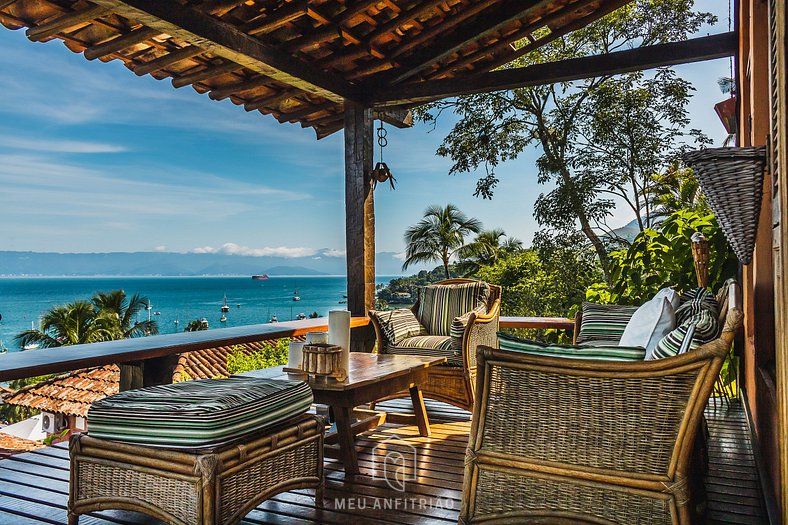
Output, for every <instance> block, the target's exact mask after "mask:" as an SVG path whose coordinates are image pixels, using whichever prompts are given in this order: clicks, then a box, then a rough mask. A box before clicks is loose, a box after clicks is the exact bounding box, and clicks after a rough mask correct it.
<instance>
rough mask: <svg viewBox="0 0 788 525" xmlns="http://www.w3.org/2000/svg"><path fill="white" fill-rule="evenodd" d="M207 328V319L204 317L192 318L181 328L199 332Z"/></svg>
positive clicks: (185, 330) (186, 330)
mask: <svg viewBox="0 0 788 525" xmlns="http://www.w3.org/2000/svg"><path fill="white" fill-rule="evenodd" d="M207 329H208V321H206V320H205V319H192V320H191V321H189V324H187V325H186V328H184V329H183V331H184V332H201V331H202V330H207Z"/></svg>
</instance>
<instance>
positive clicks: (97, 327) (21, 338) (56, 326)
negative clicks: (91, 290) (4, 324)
mask: <svg viewBox="0 0 788 525" xmlns="http://www.w3.org/2000/svg"><path fill="white" fill-rule="evenodd" d="M118 334H119V330H118V321H117V317H116V316H115V315H114V314H113V313H112V312H109V311H99V310H97V309H96V308H95V306H94V305H93V304H92V303H90V302H88V301H75V302H73V303H69V304H66V305H61V306H55V307H53V308H51V309H50V310H49V311H47V312H46V313H45V314H44V315H43V316H42V318H41V326H40V328H38V329H35V328H33V329H30V330H25V331H23V332H21V333H20V334H19V335H17V336H16V342H17V343H18V344H19V347H20V348H24V347H26V346H32V345H38V346H39V347H43V348H51V347H56V346H69V345H79V344H86V343H96V342H99V341H111V340H113V339H118V337H117V336H118Z"/></svg>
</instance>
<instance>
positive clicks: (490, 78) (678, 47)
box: [372, 32, 738, 107]
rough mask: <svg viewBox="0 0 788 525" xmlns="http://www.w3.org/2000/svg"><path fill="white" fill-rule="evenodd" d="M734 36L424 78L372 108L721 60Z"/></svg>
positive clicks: (384, 95) (382, 95) (733, 46)
mask: <svg viewBox="0 0 788 525" xmlns="http://www.w3.org/2000/svg"><path fill="white" fill-rule="evenodd" d="M737 46H738V35H737V34H736V33H735V32H730V33H722V34H719V35H713V36H706V37H701V38H693V39H690V40H685V41H683V42H672V43H669V44H657V45H653V46H646V47H639V48H635V49H629V50H626V51H616V52H613V53H607V54H604V55H594V56H588V57H583V58H574V59H571V60H561V61H557V62H549V63H546V64H536V65H532V66H527V67H522V68H515V69H504V70H500V71H492V72H490V73H482V74H479V75H476V76H474V77H471V78H467V79H463V80H462V82H458V81H457V79H453V78H447V79H440V80H427V81H424V82H418V83H413V84H408V85H400V86H393V87H391V88H389V89H387V90H382V91H380V92H378V93H377V95H376V98H375V99H374V100H373V101H372V104H373V105H374V106H375V107H384V106H391V105H403V104H414V103H423V102H426V101H431V100H438V99H442V98H448V97H454V96H459V95H470V94H474V93H489V92H493V91H503V90H507V89H516V88H521V87H528V86H540V85H545V84H555V83H559V82H570V81H572V80H581V79H584V78H592V77H601V76H608V75H618V74H621V73H629V72H632V71H641V70H644V69H653V68H656V67H662V66H672V65H677V64H687V63H691V62H700V61H703V60H713V59H715V58H724V57H728V56H732V55H734V54H735V53H736V50H737Z"/></svg>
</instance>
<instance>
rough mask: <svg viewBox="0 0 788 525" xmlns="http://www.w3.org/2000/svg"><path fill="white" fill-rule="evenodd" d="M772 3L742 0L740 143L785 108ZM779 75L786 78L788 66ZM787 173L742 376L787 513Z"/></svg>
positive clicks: (748, 287)
mask: <svg viewBox="0 0 788 525" xmlns="http://www.w3.org/2000/svg"><path fill="white" fill-rule="evenodd" d="M770 9H771V10H772V11H773V12H776V10H781V11H784V9H785V4H784V2H782V1H781V0H742V1H741V2H740V4H739V31H740V47H739V58H738V77H739V93H738V96H739V145H741V146H770V145H771V143H772V141H771V140H770V138H774V134H773V130H774V129H775V128H774V127H773V122H774V119H775V118H777V117H779V115H780V113H781V112H783V113H784V109H779V108H776V107H775V108H776V109H775V108H773V105H772V98H773V97H772V95H773V93H774V91H775V88H774V86H773V84H772V82H771V80H772V78H773V73H774V71H773V65H774V62H773V58H774V54H775V47H774V46H773V45H772V44H774V40H772V37H773V36H774V35H772V33H773V32H774V31H773V30H774V29H775V28H776V26H771V27H772V30H769V28H770V23H769V21H770ZM783 16H784V13H783ZM783 20H784V19H783ZM782 31H783V32H784V25H783V30H782ZM781 74H782V76H783V77H784V74H785V73H784V69H783V71H782V72H781ZM783 117H784V115H783ZM783 147H784V145H783ZM784 171H785V170H779V169H777V168H776V165H775V164H774V163H771V164H770V169H769V170H767V174H766V177H765V180H764V194H763V195H764V197H763V204H762V209H761V217H760V222H759V226H758V235H757V241H756V248H755V254H754V256H753V262H752V264H751V265H748V266H747V267H745V268H744V271H743V276H742V280H743V284H744V286H743V288H744V306H745V316H746V317H745V327H744V328H745V348H744V352H743V375H742V382H743V387H744V391H745V397H746V401H747V403H748V406H749V409H750V414H751V417H752V420H753V423H754V428H755V432H756V439H757V442H758V448H759V450H760V453H761V456H762V458H763V465H764V468H765V471H764V479H765V480H766V482H767V484H768V485H769V486H770V487H771V488H770V489H768V492H769V493H770V495H771V496H773V501H774V502H775V503H776V506H777V507H778V508H777V511H778V513H782V512H783V511H782V510H780V509H779V507H780V506H782V507H783V508H784V509H785V510H786V511H788V505H781V501H782V498H784V497H785V492H786V491H785V490H784V487H785V484H784V483H783V482H782V481H781V480H783V479H784V475H785V473H784V470H783V469H782V468H781V464H782V460H783V458H784V453H783V452H784V451H783V450H781V448H782V447H783V446H784V444H783V441H784V440H781V439H780V436H781V435H783V433H782V432H781V427H780V425H781V415H780V412H781V408H783V404H781V403H778V399H780V398H781V396H782V386H783V384H784V381H783V378H781V375H782V369H783V368H784V367H782V366H778V365H781V362H782V356H784V355H788V353H786V352H787V351H788V350H786V349H788V346H786V340H785V337H784V330H783V324H784V323H783V319H784V318H785V313H786V312H788V305H786V302H785V301H786V298H788V294H785V293H784V292H783V286H785V284H786V283H785V282H784V280H783V275H784V270H785V268H784V264H785V263H784V257H783V253H782V251H783V244H784V243H783V237H784V236H785V231H784V227H783V224H788V222H786V217H785V214H786V212H788V206H785V205H783V204H782V203H783V201H784V200H785V197H786V195H785V193H786V191H785V184H784V182H783V179H784V178H785V173H781V172H784ZM781 487H783V489H782V490H781Z"/></svg>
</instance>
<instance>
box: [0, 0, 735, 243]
mask: <svg viewBox="0 0 788 525" xmlns="http://www.w3.org/2000/svg"><path fill="white" fill-rule="evenodd" d="M697 5H698V8H700V9H706V10H710V11H712V12H714V13H715V14H717V15H718V16H719V18H720V22H719V24H718V27H714V28H704V30H703V31H702V32H701V34H707V33H717V32H721V31H724V30H727V6H726V5H724V2H721V1H719V0H703V1H699V2H697ZM676 69H677V70H678V71H679V73H680V74H681V75H682V76H683V77H684V78H686V79H688V80H690V81H691V82H692V83H693V85H694V86H695V88H696V89H697V93H696V94H695V97H694V98H693V100H692V102H691V104H690V113H691V116H692V119H693V122H692V126H693V127H697V128H700V129H702V130H704V131H705V132H706V133H707V134H709V135H710V136H711V137H712V138H713V139H714V140H715V143H716V144H718V145H719V144H721V143H722V140H723V139H724V135H725V133H724V130H723V128H722V125H721V124H720V122H719V120H718V119H717V117H716V115H715V114H714V111H713V109H712V106H713V104H714V103H716V102H719V101H720V100H722V99H723V98H724V96H723V95H722V94H721V93H720V92H719V89H718V87H717V84H716V80H717V78H719V77H721V76H725V75H728V70H729V65H728V60H727V59H724V60H715V61H710V62H704V63H699V64H691V65H685V66H679V67H677V68H676ZM0 91H1V92H2V93H4V94H5V96H4V97H1V98H0V185H1V186H2V191H0V224H2V225H3V226H2V231H3V235H2V237H0V250H33V251H60V252H105V251H150V250H166V251H179V252H187V251H216V250H218V249H220V248H221V247H222V246H225V248H224V249H223V250H224V251H226V252H233V253H239V254H266V255H272V254H278V255H293V256H296V255H311V254H312V253H314V251H316V250H318V249H330V250H337V251H342V250H344V204H343V199H344V190H343V153H342V133H341V132H340V133H336V134H334V135H333V136H331V137H329V138H327V139H323V140H321V141H317V140H315V138H314V132H313V131H312V130H311V129H302V128H301V127H300V126H298V125H291V124H279V123H278V122H276V121H275V120H274V119H273V118H272V117H270V116H268V117H265V116H262V115H261V114H260V113H257V112H254V113H246V112H245V111H244V110H243V109H242V108H240V107H237V106H235V105H233V104H232V103H231V102H230V101H229V100H225V101H222V102H215V101H212V100H210V99H209V98H208V97H207V96H206V95H199V94H197V93H196V92H195V91H194V90H193V89H192V88H190V87H186V88H181V89H178V90H176V89H174V88H173V87H172V86H171V84H170V83H169V81H168V80H164V81H157V80H154V79H152V78H151V77H137V76H135V75H134V74H133V73H131V72H130V71H129V70H127V69H126V68H125V67H124V66H123V65H122V64H121V63H120V62H119V61H113V62H109V63H102V62H100V61H95V62H88V61H86V60H85V59H84V58H83V57H82V56H81V55H78V54H75V53H72V52H71V51H69V50H67V49H66V48H65V46H63V45H62V43H60V42H59V41H52V42H49V43H46V44H40V43H32V42H29V41H28V40H27V39H26V38H25V36H24V32H23V31H8V30H5V29H0ZM450 124H451V122H450V120H449V119H444V120H443V121H442V122H441V123H440V125H439V127H438V128H437V129H436V130H435V131H432V132H429V131H430V130H429V128H428V127H427V126H424V125H417V126H416V127H415V128H412V129H408V130H397V129H392V128H391V127H390V126H389V128H388V129H389V147H388V148H387V149H386V152H385V159H386V162H387V163H388V164H389V166H390V167H391V168H392V171H393V172H394V175H395V176H396V178H397V180H398V185H397V189H396V191H393V192H390V191H389V190H388V189H387V188H385V187H381V188H380V189H379V190H378V191H377V192H376V203H375V205H376V215H377V217H376V218H377V250H378V251H394V252H400V251H402V250H403V243H402V233H403V231H404V230H405V228H406V227H407V226H408V225H410V224H412V223H414V222H416V221H417V220H418V219H419V218H420V217H421V214H422V212H423V210H424V208H425V207H427V206H428V205H430V204H446V203H448V202H452V203H454V204H457V205H458V206H459V207H460V208H461V209H462V210H463V211H465V212H466V213H467V214H469V215H472V216H475V217H478V218H479V219H481V220H482V221H483V223H484V225H485V226H486V227H489V228H494V227H503V228H504V229H505V230H506V231H507V233H509V234H511V235H515V236H517V237H519V238H521V239H524V240H526V241H528V240H530V239H531V237H532V235H533V233H534V231H535V230H536V228H537V227H536V223H535V221H534V220H533V217H532V209H533V202H534V200H535V199H536V197H537V195H538V194H539V193H540V192H541V191H543V190H544V188H543V187H542V186H539V185H538V184H537V183H536V168H535V166H534V160H535V159H536V158H537V156H538V152H537V151H536V150H529V151H526V152H524V153H523V154H522V155H521V156H520V158H518V159H517V160H515V161H512V162H508V163H506V164H504V165H502V166H500V167H499V168H498V169H497V170H496V174H497V175H498V176H499V178H500V179H501V182H500V184H499V186H498V189H497V191H496V196H495V198H494V199H493V200H492V201H485V200H482V199H477V198H475V197H473V191H474V189H475V185H476V179H477V175H476V174H463V175H458V176H451V177H450V176H448V175H447V173H448V169H449V167H450V161H449V160H447V159H443V158H440V157H437V156H435V154H434V153H435V149H436V147H437V146H438V144H439V143H440V141H441V139H442V138H443V136H445V134H446V132H447V131H448V129H449V125H450ZM376 155H377V151H376ZM628 219H629V217H627V216H626V215H625V214H624V213H622V214H621V216H619V217H616V218H614V220H613V221H611V222H612V223H613V224H615V225H619V224H622V223H625V222H627V221H628Z"/></svg>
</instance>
